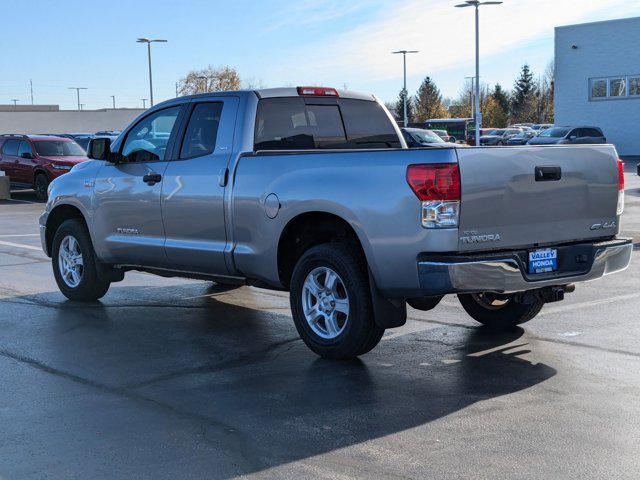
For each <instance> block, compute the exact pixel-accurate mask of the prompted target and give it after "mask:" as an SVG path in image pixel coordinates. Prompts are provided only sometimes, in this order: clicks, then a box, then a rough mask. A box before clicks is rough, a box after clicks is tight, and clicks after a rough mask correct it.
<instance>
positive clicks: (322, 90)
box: [298, 87, 339, 97]
mask: <svg viewBox="0 0 640 480" xmlns="http://www.w3.org/2000/svg"><path fill="white" fill-rule="evenodd" d="M298 95H302V96H311V97H339V95H338V91H337V90H336V89H335V88H327V87H298Z"/></svg>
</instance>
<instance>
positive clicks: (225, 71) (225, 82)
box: [178, 65, 240, 95]
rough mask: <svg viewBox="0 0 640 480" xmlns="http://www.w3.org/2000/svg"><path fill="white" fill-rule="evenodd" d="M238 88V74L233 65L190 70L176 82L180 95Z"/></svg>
mask: <svg viewBox="0 0 640 480" xmlns="http://www.w3.org/2000/svg"><path fill="white" fill-rule="evenodd" d="M238 89H240V75H239V74H238V72H237V70H236V69H235V68H233V67H229V66H223V67H213V66H211V65H209V66H208V67H206V68H203V69H201V70H191V71H190V72H189V73H187V75H186V76H185V77H184V78H181V79H180V81H179V82H178V92H179V94H180V95H193V94H194V93H206V92H221V91H224V90H238Z"/></svg>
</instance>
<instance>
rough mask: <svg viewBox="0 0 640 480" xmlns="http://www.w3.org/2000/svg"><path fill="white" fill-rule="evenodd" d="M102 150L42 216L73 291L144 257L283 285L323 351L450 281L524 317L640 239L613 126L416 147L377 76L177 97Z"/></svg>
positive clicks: (81, 293)
mask: <svg viewBox="0 0 640 480" xmlns="http://www.w3.org/2000/svg"><path fill="white" fill-rule="evenodd" d="M89 158H90V159H91V160H89V161H88V162H85V163H82V164H80V165H77V166H76V167H74V168H73V169H72V170H71V172H69V173H68V174H67V175H64V176H62V177H60V178H58V179H57V180H55V181H54V182H53V183H52V184H51V186H50V189H49V201H48V204H47V206H46V210H45V212H44V213H43V215H42V217H41V218H40V229H41V230H40V231H41V236H42V246H43V248H44V251H45V252H46V253H47V255H49V256H50V257H51V258H52V263H53V272H54V275H55V279H56V281H57V284H58V286H59V288H60V290H61V291H62V293H63V294H64V295H65V296H67V297H68V298H70V299H72V300H78V301H95V300H96V299H99V298H101V297H102V296H104V295H105V294H106V292H107V290H108V289H109V286H110V284H111V283H113V282H117V281H120V280H122V279H123V277H124V274H125V272H127V271H130V270H140V271H145V272H151V273H155V274H158V275H163V276H181V277H189V278H196V279H208V280H212V281H215V282H218V283H222V284H237V285H241V284H249V285H255V286H260V287H265V288H272V289H280V290H286V291H289V292H290V298H291V310H292V313H293V319H294V322H295V325H296V328H297V330H298V332H299V333H300V336H301V337H302V339H303V340H304V341H305V343H306V344H307V345H308V346H309V347H310V348H311V349H312V350H313V351H314V352H316V353H318V354H319V355H322V356H325V357H331V358H351V357H354V356H357V355H361V354H363V353H366V352H367V351H369V350H371V349H372V348H373V347H374V346H376V345H377V343H378V342H379V341H380V338H381V337H382V334H383V332H384V330H385V329H386V328H391V327H398V326H401V325H402V324H404V323H405V322H406V315H407V310H406V305H407V303H408V304H409V305H411V306H412V307H414V308H418V309H422V310H429V309H432V308H434V307H435V306H436V305H437V304H438V302H439V301H440V300H441V299H442V297H443V295H445V294H458V298H459V299H460V302H461V303H462V306H463V307H464V309H465V310H466V311H467V312H468V313H469V314H470V315H471V316H472V317H473V318H474V319H476V320H477V321H479V322H481V323H483V324H485V325H488V326H490V327H494V328H509V327H513V326H514V325H516V324H520V323H523V322H526V321H528V320H530V319H532V318H533V317H535V316H536V314H537V313H538V312H539V311H540V309H541V308H542V307H543V305H544V304H545V303H546V302H553V301H558V300H562V299H563V297H564V294H565V293H567V292H571V291H572V290H573V289H574V288H575V286H574V284H575V283H577V282H582V281H587V280H594V279H597V278H600V277H602V276H603V275H606V274H609V273H613V272H617V271H620V270H623V269H624V268H626V267H627V265H628V264H629V261H630V258H631V251H632V244H631V241H630V240H627V239H621V238H617V237H616V235H617V234H618V232H619V227H620V215H621V214H622V210H623V205H624V193H623V192H624V189H623V182H624V177H623V174H622V164H621V162H620V161H619V160H618V157H617V154H616V151H615V148H614V147H613V146H609V145H601V146H575V147H574V146H568V147H567V146H549V147H497V148H493V147H484V148H456V147H455V146H454V145H451V147H449V148H417V149H407V148H406V144H405V142H404V139H403V137H402V134H401V133H400V131H399V129H398V127H397V126H396V124H395V122H394V121H393V119H392V117H391V116H390V114H389V112H388V111H387V110H386V109H385V108H384V106H383V105H382V104H381V103H380V102H379V101H378V100H376V98H375V97H373V96H371V95H363V94H359V93H354V92H349V91H342V90H335V89H332V88H318V87H299V88H280V89H264V90H255V91H237V92H220V93H210V94H203V95H196V96H190V97H183V98H176V99H173V100H169V101H167V102H164V103H162V104H160V105H157V106H155V107H153V108H151V109H150V110H148V111H146V112H145V113H144V114H142V115H141V116H140V117H139V118H138V119H136V120H135V121H134V122H133V123H132V124H131V125H130V126H129V127H128V128H127V129H126V130H124V131H123V132H122V134H121V135H120V136H119V137H118V139H117V140H115V141H113V142H112V141H111V140H110V139H106V138H102V139H95V140H93V141H92V143H91V144H90V146H89Z"/></svg>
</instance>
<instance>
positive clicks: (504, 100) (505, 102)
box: [491, 83, 511, 115]
mask: <svg viewBox="0 0 640 480" xmlns="http://www.w3.org/2000/svg"><path fill="white" fill-rule="evenodd" d="M491 96H492V97H493V99H494V100H495V101H496V102H498V105H500V108H502V110H504V111H505V113H506V114H507V115H509V108H510V106H511V105H510V102H509V94H508V93H507V92H506V91H505V90H504V89H503V88H502V85H500V84H499V83H496V85H495V87H493V92H491Z"/></svg>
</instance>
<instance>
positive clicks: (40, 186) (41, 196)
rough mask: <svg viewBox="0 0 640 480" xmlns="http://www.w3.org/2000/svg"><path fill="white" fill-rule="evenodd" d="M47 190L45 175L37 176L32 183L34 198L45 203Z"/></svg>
mask: <svg viewBox="0 0 640 480" xmlns="http://www.w3.org/2000/svg"><path fill="white" fill-rule="evenodd" d="M48 188H49V179H48V178H47V175H46V174H44V173H39V174H37V175H36V178H35V180H34V181H33V189H34V190H35V192H36V198H37V199H38V200H40V201H41V202H46V201H47V197H48V195H47V193H48V192H47V189H48Z"/></svg>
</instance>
